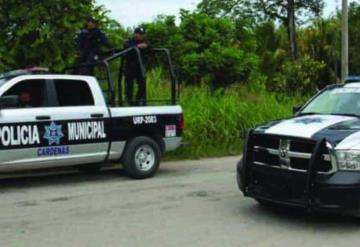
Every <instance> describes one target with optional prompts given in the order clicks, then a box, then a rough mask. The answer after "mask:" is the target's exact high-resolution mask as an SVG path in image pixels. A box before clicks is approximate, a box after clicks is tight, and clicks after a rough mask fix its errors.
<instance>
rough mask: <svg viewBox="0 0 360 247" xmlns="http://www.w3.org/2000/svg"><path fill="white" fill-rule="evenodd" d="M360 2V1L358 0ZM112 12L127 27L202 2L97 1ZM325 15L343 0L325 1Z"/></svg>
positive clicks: (174, 0)
mask: <svg viewBox="0 0 360 247" xmlns="http://www.w3.org/2000/svg"><path fill="white" fill-rule="evenodd" d="M357 1H360V0H357ZM96 2H97V3H98V4H102V5H105V7H106V8H107V9H108V10H110V11H111V12H110V16H111V17H112V18H114V19H115V20H117V21H118V22H120V23H121V24H122V25H123V26H125V27H135V26H136V25H138V24H140V23H142V22H148V21H152V20H153V19H154V18H155V17H156V16H157V15H159V14H166V15H178V13H179V9H181V8H183V9H189V10H192V9H194V8H195V7H196V5H197V4H198V3H199V2H200V0H96ZM325 5H326V7H325V10H324V15H330V14H331V13H332V12H334V11H335V9H336V8H340V7H341V0H325Z"/></svg>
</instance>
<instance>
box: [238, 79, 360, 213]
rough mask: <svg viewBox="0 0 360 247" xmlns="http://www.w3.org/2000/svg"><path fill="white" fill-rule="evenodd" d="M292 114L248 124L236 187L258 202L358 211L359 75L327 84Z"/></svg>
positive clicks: (359, 200) (342, 211) (317, 209)
mask: <svg viewBox="0 0 360 247" xmlns="http://www.w3.org/2000/svg"><path fill="white" fill-rule="evenodd" d="M294 111H295V116H294V117H292V118H289V119H284V120H276V121H272V122H270V123H267V124H265V125H262V126H259V127H257V128H255V129H253V130H251V131H250V132H249V133H248V135H247V139H246V145H245V150H244V155H243V158H242V160H241V161H240V162H239V163H238V166H237V180H238V185H239V188H240V190H241V191H242V192H243V194H244V195H245V196H247V197H251V198H254V199H256V200H257V201H259V202H260V203H262V204H267V205H285V206H290V207H298V208H303V209H307V210H309V211H330V212H332V211H336V212H340V213H349V214H354V215H359V213H360V80H359V79H357V80H354V78H350V79H349V80H348V83H346V84H341V85H332V86H328V87H327V88H325V89H324V90H322V91H321V92H319V93H318V94H317V95H315V96H314V97H313V98H312V99H311V100H310V101H309V102H308V103H306V104H305V105H304V106H302V107H299V108H294Z"/></svg>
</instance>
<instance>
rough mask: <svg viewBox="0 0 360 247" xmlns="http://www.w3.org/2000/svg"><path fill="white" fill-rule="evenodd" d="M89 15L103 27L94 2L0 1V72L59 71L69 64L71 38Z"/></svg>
mask: <svg viewBox="0 0 360 247" xmlns="http://www.w3.org/2000/svg"><path fill="white" fill-rule="evenodd" d="M90 15H92V16H95V17H96V18H97V19H99V20H100V23H106V20H107V17H106V11H105V10H104V8H103V7H102V6H95V1H94V0H42V1H37V0H28V1H22V0H12V1H7V0H0V37H1V39H0V70H2V71H3V70H9V69H17V68H24V67H28V66H33V65H36V66H46V67H50V68H52V69H54V70H61V69H62V68H64V66H66V65H69V64H70V63H72V61H73V59H74V57H75V51H74V38H75V37H76V34H77V33H78V32H79V29H80V28H82V26H83V25H84V20H85V18H86V17H87V16H90Z"/></svg>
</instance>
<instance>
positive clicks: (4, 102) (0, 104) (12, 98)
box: [0, 95, 19, 109]
mask: <svg viewBox="0 0 360 247" xmlns="http://www.w3.org/2000/svg"><path fill="white" fill-rule="evenodd" d="M18 106H19V96H17V95H9V96H2V97H0V109H2V108H15V107H18Z"/></svg>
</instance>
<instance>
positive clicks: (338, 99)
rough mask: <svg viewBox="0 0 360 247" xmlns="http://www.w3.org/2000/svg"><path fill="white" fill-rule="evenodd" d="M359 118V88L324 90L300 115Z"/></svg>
mask: <svg viewBox="0 0 360 247" xmlns="http://www.w3.org/2000/svg"><path fill="white" fill-rule="evenodd" d="M306 114H332V115H356V116H360V88H357V87H336V88H331V89H328V90H325V91H324V92H323V93H321V94H320V95H319V96H317V97H316V98H315V99H313V100H312V101H311V102H310V103H309V104H308V105H307V106H306V107H305V108H304V109H303V110H302V111H301V113H300V115H306Z"/></svg>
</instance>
